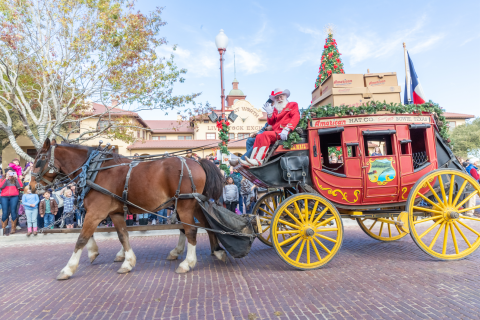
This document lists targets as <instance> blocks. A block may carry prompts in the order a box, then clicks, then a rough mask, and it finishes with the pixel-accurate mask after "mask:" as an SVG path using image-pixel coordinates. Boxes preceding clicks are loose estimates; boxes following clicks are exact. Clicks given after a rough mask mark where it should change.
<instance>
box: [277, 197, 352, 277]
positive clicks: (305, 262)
mask: <svg viewBox="0 0 480 320" xmlns="http://www.w3.org/2000/svg"><path fill="white" fill-rule="evenodd" d="M282 235H288V236H290V238H287V239H285V240H283V239H282V237H281V236H282ZM272 238H273V245H274V248H275V251H277V254H278V255H279V256H280V258H282V260H283V261H285V262H286V263H288V264H289V265H291V266H292V267H295V268H297V269H301V270H312V269H317V268H320V267H323V266H324V265H326V264H327V263H328V262H329V261H330V260H331V259H332V258H333V257H334V256H335V254H336V253H337V252H338V250H339V249H340V247H341V246H342V241H343V224H342V219H341V216H340V214H339V213H338V211H337V209H336V208H335V207H334V206H333V205H332V203H331V202H330V201H328V200H326V199H325V198H323V197H322V196H320V195H318V194H313V193H301V194H298V195H294V196H291V197H289V198H287V199H285V200H284V201H283V202H282V203H281V204H280V206H279V207H278V208H277V210H275V214H274V216H273V218H272Z"/></svg>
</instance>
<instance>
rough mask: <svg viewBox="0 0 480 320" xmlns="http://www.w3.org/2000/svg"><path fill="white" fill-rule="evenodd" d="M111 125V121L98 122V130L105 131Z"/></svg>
mask: <svg viewBox="0 0 480 320" xmlns="http://www.w3.org/2000/svg"><path fill="white" fill-rule="evenodd" d="M109 124H110V121H109V120H98V123H97V127H98V130H103V129H105V128H106V127H108V125H109Z"/></svg>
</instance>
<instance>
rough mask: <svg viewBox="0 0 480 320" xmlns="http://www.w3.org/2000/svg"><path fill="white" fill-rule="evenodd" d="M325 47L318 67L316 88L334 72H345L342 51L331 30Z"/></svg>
mask: <svg viewBox="0 0 480 320" xmlns="http://www.w3.org/2000/svg"><path fill="white" fill-rule="evenodd" d="M323 48H324V49H323V53H322V58H321V61H320V68H319V69H318V76H317V80H315V88H317V87H319V86H320V85H321V84H322V82H323V81H325V79H327V78H328V77H329V76H330V75H331V74H332V73H345V71H344V70H343V63H342V59H340V55H341V53H339V52H338V47H337V42H336V41H335V39H333V34H332V33H331V32H329V33H328V37H327V39H325V45H324V46H323Z"/></svg>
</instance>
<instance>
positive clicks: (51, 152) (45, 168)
mask: <svg viewBox="0 0 480 320" xmlns="http://www.w3.org/2000/svg"><path fill="white" fill-rule="evenodd" d="M56 147H57V145H55V144H54V145H52V146H51V147H50V148H49V149H48V151H47V152H42V153H39V154H38V155H37V159H36V161H39V162H40V163H38V164H37V165H36V167H38V166H39V165H41V168H40V171H39V172H38V173H37V172H32V176H33V177H34V178H35V182H36V183H37V186H38V187H36V189H45V188H47V187H55V186H56V185H57V184H58V183H61V182H62V180H60V181H56V180H58V179H59V178H60V179H65V178H68V179H69V180H71V179H70V175H71V174H73V173H75V172H77V171H78V170H80V169H81V168H82V167H79V168H77V169H75V170H74V171H72V172H70V173H68V174H65V173H63V172H62V171H60V169H58V168H57V167H55V148H56ZM47 159H48V164H47ZM47 172H48V173H56V176H55V177H54V178H53V180H52V181H49V180H47V179H46V178H45V177H44V176H45V174H46V173H47ZM40 182H44V183H45V184H40Z"/></svg>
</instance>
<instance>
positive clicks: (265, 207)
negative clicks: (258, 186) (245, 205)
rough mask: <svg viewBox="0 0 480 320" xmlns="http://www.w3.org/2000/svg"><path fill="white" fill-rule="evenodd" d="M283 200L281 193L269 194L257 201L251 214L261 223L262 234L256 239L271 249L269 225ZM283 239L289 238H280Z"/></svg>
mask: <svg viewBox="0 0 480 320" xmlns="http://www.w3.org/2000/svg"><path fill="white" fill-rule="evenodd" d="M283 198H284V195H283V192H282V191H273V192H269V193H267V194H264V195H263V196H262V197H261V198H260V199H258V201H257V203H256V204H255V206H254V207H253V210H252V214H255V215H257V216H258V217H259V218H260V222H261V223H262V232H261V234H260V235H259V236H258V239H259V240H260V241H262V242H263V243H264V244H266V245H267V246H269V247H273V244H272V232H271V228H270V223H271V221H272V217H273V214H274V213H275V210H277V207H278V205H279V204H280V203H281V202H282V201H283ZM282 230H283V229H282ZM284 237H289V235H283V236H282V238H284Z"/></svg>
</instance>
